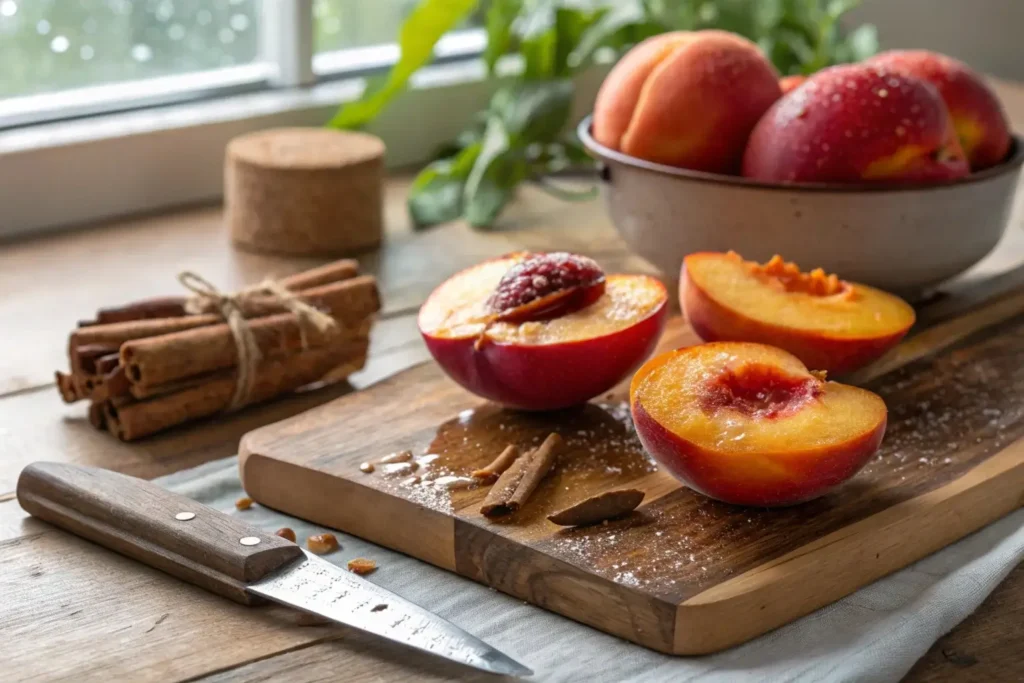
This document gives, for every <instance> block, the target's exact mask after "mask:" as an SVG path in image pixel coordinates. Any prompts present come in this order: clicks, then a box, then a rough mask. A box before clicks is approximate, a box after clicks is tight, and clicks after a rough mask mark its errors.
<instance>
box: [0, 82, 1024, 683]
mask: <svg viewBox="0 0 1024 683" xmlns="http://www.w3.org/2000/svg"><path fill="white" fill-rule="evenodd" d="M999 90H1000V94H1001V95H1002V96H1003V99H1004V102H1005V103H1006V106H1007V108H1008V110H1009V112H1010V115H1011V118H1012V119H1013V122H1014V124H1015V128H1016V129H1017V130H1024V86H1018V85H1009V84H999ZM407 188H408V179H407V178H405V177H398V178H394V179H392V180H390V181H389V182H388V186H387V199H386V225H387V246H386V247H385V248H384V249H382V250H381V251H379V252H375V253H372V254H368V255H366V256H365V257H362V258H360V261H361V262H362V265H363V267H364V269H365V270H367V271H368V272H373V273H375V274H377V276H378V277H379V280H380V286H381V290H382V295H383V298H384V310H383V313H382V316H381V319H380V321H379V322H378V324H377V326H376V328H375V329H374V333H373V342H372V348H371V357H370V362H369V364H368V366H367V368H366V369H365V370H364V371H363V372H361V373H359V374H358V375H356V376H354V377H353V378H352V382H351V384H346V385H343V386H339V387H333V388H330V389H327V390H324V391H320V392H315V393H312V394H307V395H303V396H296V397H291V398H286V399H283V400H280V401H276V402H273V403H271V404H268V405H265V406H260V407H256V408H252V409H249V410H246V411H243V412H241V413H239V414H237V415H232V416H229V417H223V418H218V419H215V420H211V421H207V422H204V423H201V424H197V425H192V426H189V427H187V428H180V429H176V430H172V431H171V432H168V433H166V434H163V435H158V436H156V437H153V438H150V439H146V440H143V441H141V442H138V443H134V444H123V443H119V442H117V441H115V440H113V439H112V438H111V437H110V435H108V434H104V433H98V432H95V431H94V430H93V429H92V428H91V427H90V426H89V424H88V422H87V420H86V415H85V409H84V407H82V406H81V405H75V406H65V405H64V404H63V403H61V401H60V399H59V397H58V395H57V392H56V390H55V388H54V387H53V371H54V370H55V369H57V368H61V367H63V366H64V365H65V363H66V358H65V354H66V349H65V344H66V339H67V333H68V331H69V330H70V329H71V328H72V327H73V326H74V324H75V322H76V321H77V320H78V319H79V318H82V317H85V316H86V314H87V313H89V312H90V311H93V310H95V309H96V308H97V307H98V306H100V305H106V304H114V303H117V302H122V301H127V300H131V299H136V298H140V297H145V296H155V295H161V294H169V293H174V292H175V290H176V281H175V275H176V274H177V273H178V272H179V271H181V270H186V269H190V270H194V271H196V272H199V273H202V274H203V275H204V276H205V277H207V278H208V279H210V280H211V281H213V282H215V283H217V284H218V285H220V286H222V287H225V288H231V287H234V286H239V285H242V284H244V283H246V282H250V281H253V280H256V279H259V278H260V277H262V276H264V275H267V274H278V275H283V274H287V273H289V272H293V271H296V270H299V269H301V268H304V267H308V266H310V265H313V262H312V261H309V260H302V259H283V258H272V257H267V256H260V255H256V254H251V253H245V252H240V251H236V250H234V249H232V248H231V246H230V245H229V244H228V241H227V238H226V235H225V232H224V229H223V226H222V217H221V212H220V209H219V208H200V209H192V210H184V211H178V212H174V213H171V214H166V215H160V216H153V217H146V218H140V219H132V220H126V221H120V222H116V223H112V224H108V225H102V226H96V227H94V228H90V229H87V230H78V231H73V232H67V233H64V234H57V235H51V236H46V237H41V238H38V239H34V240H31V241H25V242H20V243H12V244H5V245H0V292H2V293H3V295H2V296H0V585H2V586H3V589H2V593H3V599H2V600H0V653H2V655H0V660H2V661H3V667H4V672H5V679H6V680H15V679H17V680H20V679H23V678H36V679H39V680H54V679H61V678H74V679H75V680H85V679H93V678H106V679H111V678H115V679H127V680H143V679H157V680H162V681H170V680H186V679H187V680H202V681H215V680H217V681H219V680H228V679H230V680H253V679H260V680H262V679H269V678H277V677H285V678H287V679H288V680H297V681H313V680H339V679H340V678H339V677H342V674H343V679H344V680H347V681H364V680H406V679H409V680H413V679H415V680H451V679H452V678H460V679H464V680H472V676H471V675H469V676H467V674H466V673H465V671H464V670H463V669H461V668H457V667H455V666H454V665H449V664H447V663H444V662H441V661H437V660H435V659H433V658H430V657H426V656H419V655H416V654H414V653H410V652H407V651H405V650H400V649H398V648H396V647H392V646H390V645H387V644H383V643H380V642H378V641H375V640H372V639H370V638H366V637H363V636H361V635H359V634H353V633H351V632H348V631H345V632H343V631H342V630H340V629H335V628H331V627H320V626H302V625H299V624H297V623H296V622H295V618H294V617H293V616H292V615H291V614H290V613H288V612H287V611H284V610H280V609H277V608H261V609H256V610H252V609H247V608H243V607H240V606H238V605H235V604H232V603H229V602H227V601H225V600H223V599H221V598H218V597H215V596H213V595H210V594H207V593H205V592H203V591H202V590H200V589H198V588H193V587H191V586H188V585H185V584H183V583H181V582H179V581H177V580H175V579H172V578H170V577H167V576H165V575H163V574H161V573H159V572H157V571H154V570H150V569H148V568H145V567H143V566H142V565H140V564H138V563H135V562H132V561H130V560H127V559H124V558H121V557H119V556H116V555H114V554H112V553H110V552H108V551H106V550H103V549H101V548H99V547H97V546H93V545H91V544H89V543H87V542H84V541H81V540H79V539H77V538H74V537H72V536H70V535H68V534H65V533H63V532H61V531H58V530H56V529H54V528H52V527H49V526H47V525H46V524H44V523H42V522H38V521H36V520H33V519H30V518H28V517H27V516H26V515H25V514H24V513H23V512H22V510H21V508H20V507H19V505H18V503H17V501H16V500H15V496H14V487H15V482H16V480H17V476H18V473H19V472H20V471H21V469H22V468H23V467H24V466H25V465H26V464H28V463H30V462H32V461H35V460H58V461H66V462H75V463H81V464H88V465H93V466H100V467H106V468H110V469H115V470H119V471H123V472H127V473H129V474H133V475H136V476H141V477H146V478H152V477H157V476H161V475H164V474H169V473H171V472H175V471H178V470H182V469H186V468H190V467H194V466H196V465H199V464H201V463H204V462H207V461H210V460H215V459H218V458H224V457H228V456H231V455H233V454H234V453H235V452H236V448H237V445H238V440H239V438H240V437H241V435H242V434H244V433H245V432H246V431H248V430H250V429H253V428H255V427H257V426H259V425H263V424H267V423H269V422H273V421H276V420H279V419H282V418H284V417H287V416H290V415H294V414H296V413H298V412H300V411H303V410H305V409H307V408H309V407H311V406H313V405H317V404H319V403H322V402H324V401H326V400H329V399H331V398H333V397H335V396H338V395H341V394H342V393H345V392H347V391H352V390H355V389H359V388H361V387H365V386H367V385H369V384H371V383H373V382H375V381H377V380H379V379H381V378H383V377H386V376H388V375H390V374H393V373H394V372H396V371H398V370H400V369H403V368H406V367H408V366H410V365H412V364H414V363H417V362H419V361H421V360H424V359H426V358H427V353H426V350H425V348H424V347H423V345H422V343H421V341H420V338H419V335H418V333H417V331H416V326H415V313H416V310H417V309H418V307H419V305H420V303H421V302H422V301H423V300H424V298H425V297H426V295H427V294H428V293H429V292H430V291H431V290H432V289H433V287H434V286H436V285H437V284H438V283H439V282H440V281H441V280H443V279H444V278H445V277H446V276H447V275H449V274H451V273H453V272H455V271H457V270H459V269H461V268H463V267H466V266H468V265H471V264H472V263H475V262H477V261H479V260H481V259H483V258H486V257H490V256H495V255H498V254H501V253H505V252H508V251H513V250H517V249H536V250H551V249H564V250H571V251H579V252H582V253H585V254H589V255H591V256H593V257H595V258H597V259H598V260H599V261H600V262H601V264H602V265H603V266H604V267H605V268H606V270H608V271H610V272H616V271H645V270H648V269H649V267H648V266H647V265H646V264H645V263H644V262H643V261H641V260H640V259H639V258H637V257H635V256H632V255H631V254H630V253H629V252H628V251H627V249H626V247H625V245H624V244H623V242H622V241H621V240H620V239H619V237H618V236H617V234H616V233H615V231H614V229H613V228H612V227H611V225H610V223H609V222H608V219H607V217H606V216H605V214H604V210H603V207H602V206H601V204H600V203H599V202H593V203H590V204H584V205H579V204H564V203H561V202H558V201H557V200H553V199H550V198H548V197H547V196H546V195H543V194H541V193H538V192H534V191H529V190H527V191H525V192H523V193H522V197H521V198H520V199H519V200H518V201H517V203H516V204H515V205H514V206H513V207H512V208H511V210H510V211H509V212H508V213H507V214H506V216H505V217H504V218H503V219H502V221H501V224H500V227H499V228H498V229H496V230H494V231H492V232H480V231H475V230H472V229H470V228H469V227H468V226H466V225H465V224H462V223H454V224H449V225H445V226H442V227H439V228H436V229H434V230H430V231H426V232H422V233H416V232H413V231H412V230H411V228H410V226H409V224H408V220H407V218H406V215H405V209H404V196H405V192H406V190H407ZM1021 195H1024V193H1019V196H1018V203H1017V207H1016V210H1015V213H1014V217H1013V225H1012V226H1011V228H1010V231H1009V233H1008V235H1007V238H1006V239H1005V240H1004V242H1003V244H1002V245H1001V246H1000V248H999V249H998V250H997V252H995V253H994V254H992V255H991V256H990V257H989V258H988V259H987V260H986V261H985V262H984V263H983V264H981V266H980V267H979V268H978V269H976V271H975V272H974V276H977V277H983V276H988V275H991V274H993V273H995V272H999V271H1002V270H1006V269H1008V268H1010V267H1012V266H1014V265H1017V264H1019V263H1020V262H1022V261H1024V196H1021ZM1022 621H1024V567H1020V568H1018V569H1017V570H1016V571H1014V572H1013V573H1012V574H1011V575H1010V576H1009V577H1008V578H1007V580H1006V581H1005V582H1004V583H1003V584H1002V585H1001V586H1000V587H999V588H998V589H997V590H996V592H995V593H993V595H992V596H990V597H989V599H988V600H987V601H986V602H985V603H984V605H983V606H982V607H981V608H980V609H979V610H978V611H977V612H976V613H975V614H974V615H972V616H971V617H969V618H968V619H967V620H966V621H965V622H963V623H962V624H961V625H960V626H958V627H957V628H956V629H954V630H953V631H952V632H951V633H950V634H948V635H946V636H945V637H943V638H941V639H940V640H939V641H938V642H937V643H936V644H935V645H934V646H933V647H932V649H931V650H930V651H929V652H928V653H927V655H925V657H923V658H922V659H921V660H920V661H919V662H918V664H917V665H916V666H915V667H914V669H913V670H912V671H911V673H910V674H909V676H908V678H907V680H910V681H954V680H955V681H963V680H978V681H994V680H1013V678H1012V677H1013V676H1015V675H1016V676H1019V675H1020V672H1021V671H1024V649H1022V647H1021V641H1020V624H1021V623H1022ZM1014 672H1016V673H1014ZM481 680H484V679H483V678H482V677H481ZM487 680H490V679H487Z"/></svg>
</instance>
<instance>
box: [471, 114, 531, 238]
mask: <svg viewBox="0 0 1024 683" xmlns="http://www.w3.org/2000/svg"><path fill="white" fill-rule="evenodd" d="M511 143H512V140H511V137H510V135H509V132H508V131H507V130H506V127H505V122H504V121H503V120H502V117H501V116H500V115H498V114H497V113H495V114H492V116H491V118H490V119H489V120H488V122H487V131H486V132H485V133H484V139H483V143H482V147H481V149H480V155H479V156H478V157H477V159H476V162H475V163H474V164H473V170H472V171H471V172H470V174H469V179H468V180H467V181H466V188H465V191H464V193H463V202H464V204H463V206H464V208H463V216H464V218H465V219H466V220H467V221H468V222H469V224H470V225H472V226H474V227H487V226H490V225H491V224H492V223H493V222H494V220H495V219H496V218H497V217H498V215H499V214H500V213H501V210H502V209H504V208H505V205H506V204H507V203H508V202H509V200H511V199H512V197H513V196H514V195H515V188H516V186H517V185H518V184H519V183H520V182H521V181H522V180H523V178H525V177H526V162H525V161H524V160H523V158H522V155H521V154H520V153H519V150H517V149H515V148H513V147H512V144H511Z"/></svg>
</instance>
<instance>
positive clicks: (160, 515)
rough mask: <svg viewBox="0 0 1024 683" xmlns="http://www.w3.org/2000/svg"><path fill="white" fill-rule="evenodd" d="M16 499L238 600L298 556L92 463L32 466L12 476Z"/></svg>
mask: <svg viewBox="0 0 1024 683" xmlns="http://www.w3.org/2000/svg"><path fill="white" fill-rule="evenodd" d="M18 501H19V502H20V503H21V507H23V508H24V509H25V511H26V512H28V513H29V514H31V515H33V516H35V517H38V518H40V519H42V520H45V521H47V522H49V523H51V524H53V525H55V526H58V527H61V528H62V529H65V530H67V531H70V532H71V533H73V534H76V535H78V536H81V537H83V538H87V539H89V540H90V541H93V542H95V543H99V544H100V545H102V546H105V547H107V548H109V549H111V550H114V551H116V552H119V553H121V554H122V555H127V556H128V557H131V558H133V559H136V560H138V561H140V562H143V563H145V564H148V565H149V566H151V567H154V568H156V569H160V570H162V571H165V572H167V573H168V574H172V575H174V576H176V577H178V578H179V579H182V580H184V581H188V582H189V583H193V584H195V585H197V586H200V587H202V588H205V589H207V590H209V591H211V592H213V593H217V594H219V595H223V596H224V597H226V598H230V599H231V600H234V601H236V602H241V603H244V604H253V603H256V602H260V600H259V598H256V597H255V596H252V595H251V594H250V593H248V592H247V591H246V590H245V585H246V584H247V583H251V582H252V581H256V580H258V579H260V578H262V577H264V576H266V575H267V574H269V573H270V572H272V571H274V570H275V569H278V568H280V567H282V566H284V565H285V564H288V563H289V562H291V561H293V560H295V559H297V558H299V557H302V556H303V554H302V550H301V549H300V548H299V546H297V545H296V544H294V543H292V542H290V541H286V540H285V539H283V538H281V537H279V536H275V535H273V534H268V533H266V532H264V531H262V530H260V529H257V528H256V527H252V526H250V525H248V524H245V523H243V522H240V521H239V520H237V519H236V518H234V517H232V516H230V515H226V514H224V513H221V512H218V511H216V510H214V509H213V508H209V507H207V506H205V505H202V504H200V503H197V502H195V501H193V500H190V499H188V498H185V497H184V496H179V495H178V494H176V493H171V492H170V491H167V490H165V489H163V488H161V487H159V486H157V485H156V484H153V483H150V482H148V481H143V480H142V479H137V478H135V477H129V476H127V475H124V474H118V473H117V472H111V471H109V470H102V469H97V468H94V467H82V466H78V465H68V464H64V463H53V462H37V463H33V464H31V465H29V466H28V467H26V468H25V469H24V470H22V472H21V476H20V477H19V478H18ZM192 515H194V516H192ZM242 539H246V543H247V544H251V545H245V544H243V543H242V542H241V541H242ZM253 539H259V541H258V542H255V543H254V542H253Z"/></svg>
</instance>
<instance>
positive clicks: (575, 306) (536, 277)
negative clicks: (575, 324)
mask: <svg viewBox="0 0 1024 683" xmlns="http://www.w3.org/2000/svg"><path fill="white" fill-rule="evenodd" d="M604 290H605V275H604V271H602V270H601V267H600V266H598V265H597V262H596V261H594V260H593V259H590V258H587V257H586V256H579V255H577V254H569V253H566V252H552V253H549V254H534V255H531V256H528V257H527V258H525V259H523V260H522V261H520V262H519V263H517V264H516V265H514V266H512V267H511V268H510V269H509V271H508V272H507V273H505V275H504V277H502V278H501V281H500V282H498V286H497V287H495V289H494V292H493V293H492V294H491V296H490V298H489V299H488V300H487V307H488V308H489V309H490V310H491V311H493V312H494V313H495V315H496V319H497V320H499V321H503V322H525V321H527V320H544V319H550V318H557V317H559V316H562V315H566V314H567V313H571V312H573V311H578V310H580V309H581V308H585V307H586V306H589V305H590V304H592V303H594V302H595V301H597V300H598V299H599V298H601V295H602V294H604Z"/></svg>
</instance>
